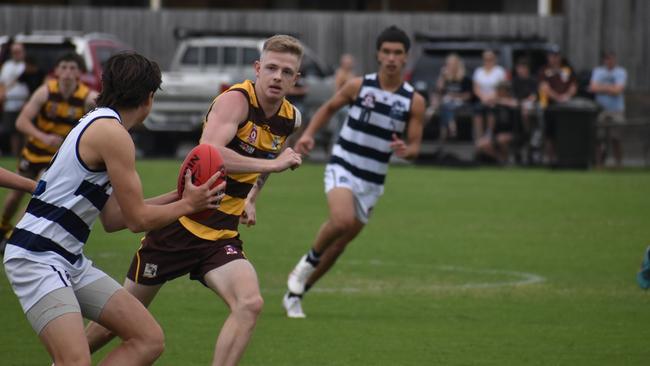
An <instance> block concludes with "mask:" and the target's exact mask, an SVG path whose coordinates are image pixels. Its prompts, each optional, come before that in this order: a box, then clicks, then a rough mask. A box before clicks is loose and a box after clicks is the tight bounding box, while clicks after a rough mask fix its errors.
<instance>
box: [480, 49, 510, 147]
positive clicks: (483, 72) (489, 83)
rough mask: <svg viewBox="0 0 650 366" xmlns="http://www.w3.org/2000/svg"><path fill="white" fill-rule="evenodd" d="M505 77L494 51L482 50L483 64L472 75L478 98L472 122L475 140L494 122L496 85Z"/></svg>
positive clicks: (488, 130) (488, 131)
mask: <svg viewBox="0 0 650 366" xmlns="http://www.w3.org/2000/svg"><path fill="white" fill-rule="evenodd" d="M505 79H506V72H505V70H504V69H503V67H501V66H499V65H497V57H496V55H495V53H494V52H493V51H491V50H487V51H484V52H483V66H481V67H479V68H477V69H476V70H475V71H474V75H473V77H472V81H473V83H474V86H473V90H474V94H475V95H476V97H477V98H478V102H477V104H476V106H475V110H474V123H473V127H474V141H475V142H478V140H479V138H480V137H482V136H483V135H484V134H485V133H486V132H487V133H490V128H491V126H494V124H495V121H494V107H495V103H496V87H497V85H499V83H501V82H502V81H504V80H505ZM486 122H487V127H486Z"/></svg>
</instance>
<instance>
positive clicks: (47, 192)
mask: <svg viewBox="0 0 650 366" xmlns="http://www.w3.org/2000/svg"><path fill="white" fill-rule="evenodd" d="M100 118H110V119H116V120H117V121H118V122H120V123H121V121H120V116H119V114H118V113H117V112H115V111H114V110H112V109H110V108H97V109H95V110H93V111H91V112H89V113H88V114H86V115H85V116H84V117H82V118H81V119H80V120H79V123H78V124H77V125H76V126H75V127H74V128H73V129H72V131H70V133H69V134H68V136H67V137H66V139H65V141H64V142H63V144H62V145H61V147H60V148H59V151H58V152H57V153H56V155H54V157H53V158H52V161H51V163H50V167H49V168H48V169H47V170H46V171H45V173H44V174H43V176H42V177H41V180H40V181H39V182H38V185H37V187H36V191H35V192H34V195H33V196H32V198H31V200H30V201H29V204H28V206H27V210H26V212H25V216H23V218H22V219H21V220H20V222H18V224H17V225H16V228H15V229H14V231H13V234H12V235H11V237H10V238H9V240H8V242H7V243H8V244H11V245H15V246H18V247H20V248H22V249H24V250H22V251H20V252H22V255H20V256H21V257H28V258H32V259H37V260H38V259H43V258H45V257H50V258H52V257H54V258H56V257H57V256H58V257H59V258H61V257H62V258H64V259H65V260H66V261H67V262H69V263H70V264H73V265H74V264H75V262H77V260H78V259H79V258H81V256H82V252H83V246H84V244H85V243H86V240H87V239H88V235H89V234H90V228H91V227H92V225H93V223H94V222H95V220H96V219H97V216H98V215H99V213H100V211H101V210H102V208H103V207H104V204H106V201H107V200H108V198H109V196H110V194H111V192H112V190H113V189H112V187H111V184H110V181H109V178H108V173H107V172H106V170H105V169H103V170H92V169H90V168H88V167H87V166H86V164H85V163H84V162H83V161H82V160H81V158H80V157H79V140H80V138H81V136H82V134H83V133H84V131H85V130H86V128H88V126H90V124H91V123H93V122H95V121H96V120H97V119H100ZM11 253H12V255H14V256H16V255H17V254H18V253H16V251H12V252H11ZM55 253H56V254H55ZM7 259H8V258H5V261H6V260H7Z"/></svg>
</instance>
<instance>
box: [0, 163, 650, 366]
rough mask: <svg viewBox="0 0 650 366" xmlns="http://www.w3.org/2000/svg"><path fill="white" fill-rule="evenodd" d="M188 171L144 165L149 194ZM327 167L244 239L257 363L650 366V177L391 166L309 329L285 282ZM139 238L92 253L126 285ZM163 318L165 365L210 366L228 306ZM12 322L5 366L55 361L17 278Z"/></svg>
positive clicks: (172, 307) (195, 301)
mask: <svg viewBox="0 0 650 366" xmlns="http://www.w3.org/2000/svg"><path fill="white" fill-rule="evenodd" d="M0 163H2V165H3V166H5V167H11V166H13V164H14V162H13V161H11V160H6V159H5V160H1V161H0ZM178 164H179V162H176V161H144V162H140V163H139V167H140V169H141V170H140V172H141V176H142V180H143V183H144V185H145V191H146V195H147V196H151V195H154V194H157V193H161V192H164V191H167V190H170V189H173V188H174V185H175V180H176V169H177V166H178ZM322 171H323V167H322V166H321V165H306V166H304V167H301V168H300V169H298V170H296V171H293V172H286V173H283V174H278V175H274V176H273V177H272V178H271V180H270V181H269V184H268V185H267V186H266V188H265V191H264V192H263V194H262V196H261V197H260V200H259V203H258V215H259V223H258V225H257V226H256V227H254V228H251V229H246V228H244V229H242V237H243V239H244V241H245V248H246V250H247V254H248V256H249V257H250V259H251V261H252V262H253V264H254V265H255V267H256V269H257V271H258V275H259V277H260V283H261V287H262V292H263V295H264V298H265V301H266V305H265V309H264V311H263V313H262V315H261V317H260V319H259V323H258V326H257V329H256V331H255V334H254V336H253V339H252V341H251V343H250V345H249V347H248V349H247V351H246V353H245V355H244V358H243V360H242V364H243V365H300V364H304V365H433V364H438V365H572V366H573V365H590V366H591V365H647V364H648V362H649V361H648V360H649V359H650V348H649V347H648V340H649V339H650V311H649V309H650V294H648V293H647V292H645V291H642V290H640V289H639V288H638V287H637V285H636V282H635V279H634V276H635V274H636V271H637V270H638V266H639V263H640V260H641V256H642V253H643V250H644V248H645V246H646V245H648V244H650V172H648V171H632V170H626V171H621V172H555V171H547V170H510V169H503V170H492V169H477V170H444V169H434V168H420V167H393V168H391V172H390V174H389V179H388V182H387V186H386V194H385V195H384V197H382V199H381V200H380V203H379V205H378V207H377V209H376V210H375V214H374V217H373V218H372V220H371V223H370V224H369V225H368V227H367V228H366V229H365V230H364V232H362V234H361V235H360V237H359V238H358V239H357V240H356V241H355V242H353V244H352V245H351V246H350V247H349V248H348V250H347V252H346V253H345V255H344V256H343V257H342V259H341V261H340V263H338V264H337V265H336V266H335V267H334V268H333V269H332V271H331V272H330V273H329V274H328V276H326V277H325V278H324V279H323V280H322V281H321V282H320V283H318V285H317V286H316V287H315V288H314V291H313V292H312V293H309V294H308V296H307V297H306V298H305V301H304V307H305V311H306V312H307V314H308V318H307V319H305V320H289V319H286V318H285V316H284V313H283V310H282V308H281V306H280V302H281V297H282V293H283V289H284V286H285V281H286V275H287V273H288V272H289V270H290V269H291V268H292V266H293V265H294V263H295V261H296V260H297V259H298V257H299V256H300V255H302V254H303V253H304V252H305V251H306V250H307V248H308V246H309V244H310V243H311V241H312V239H313V237H314V234H315V232H316V230H317V229H318V227H319V225H320V224H321V223H322V221H323V220H324V219H325V218H326V214H327V212H326V206H325V200H324V194H323V187H322ZM3 194H4V192H3ZM139 237H140V236H139V235H135V234H130V233H127V232H121V233H116V234H106V233H104V232H103V231H102V229H101V227H100V226H99V225H98V226H97V227H96V228H95V231H94V232H93V234H92V236H91V239H90V240H89V243H88V245H87V250H86V253H87V255H88V256H89V257H90V258H92V259H93V260H94V261H95V262H96V264H97V265H98V266H99V267H100V268H102V269H104V270H105V271H106V272H108V273H109V274H110V275H112V276H113V277H114V278H116V279H118V280H119V281H121V280H122V279H123V276H124V274H125V272H126V270H127V268H128V266H129V263H130V260H131V256H132V255H133V252H134V251H135V249H136V247H137V244H138V241H139ZM527 276H528V277H527ZM535 276H537V277H535ZM526 279H532V280H531V282H534V281H535V280H539V279H543V281H542V282H536V283H523V281H525V280H526ZM151 310H152V312H153V314H154V316H155V317H156V318H157V319H158V321H159V322H160V323H161V325H162V326H163V328H164V330H165V333H166V343H167V348H166V350H165V353H164V355H163V356H162V358H161V359H160V361H159V362H158V363H157V364H158V365H207V364H209V363H210V360H211V357H212V351H213V346H214V340H215V337H216V335H217V334H218V331H219V329H220V327H221V324H222V322H223V320H224V318H225V316H226V315H227V311H226V307H225V306H224V304H223V302H222V301H221V300H220V299H219V298H218V297H216V296H215V295H214V294H213V293H211V291H209V290H207V289H205V288H203V287H202V286H201V285H200V284H199V283H196V282H193V281H192V282H190V281H189V280H188V279H187V278H182V279H178V280H176V281H174V282H171V283H169V284H167V285H166V286H165V287H164V288H163V290H162V291H161V293H160V294H159V296H158V298H157V299H156V301H155V302H154V304H153V305H152V308H151ZM0 324H1V325H2V328H3V329H2V331H1V332H0V364H2V365H46V364H47V362H48V356H47V353H46V352H45V350H44V349H43V347H42V346H41V345H40V343H39V341H38V338H37V337H36V335H35V334H33V331H32V330H31V328H30V327H29V325H28V323H27V321H26V320H25V318H24V316H23V314H22V311H21V309H20V307H19V304H18V301H17V299H16V298H15V296H14V295H13V293H12V291H11V289H10V287H9V285H8V283H7V281H6V278H5V276H0ZM99 356H101V354H100V355H99ZM99 359H100V358H99V357H95V358H94V360H95V362H98V361H99Z"/></svg>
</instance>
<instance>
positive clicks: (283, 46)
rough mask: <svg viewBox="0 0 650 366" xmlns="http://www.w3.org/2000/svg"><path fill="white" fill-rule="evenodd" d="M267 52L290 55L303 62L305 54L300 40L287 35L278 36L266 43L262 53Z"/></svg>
mask: <svg viewBox="0 0 650 366" xmlns="http://www.w3.org/2000/svg"><path fill="white" fill-rule="evenodd" d="M266 51H273V52H280V53H290V54H292V55H296V56H298V60H302V55H303V53H304V52H305V51H304V48H303V47H302V44H301V43H300V41H299V40H297V39H296V38H295V37H292V36H288V35H286V34H276V35H274V36H273V37H271V38H269V39H267V40H266V41H264V46H262V52H266Z"/></svg>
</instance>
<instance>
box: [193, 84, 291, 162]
mask: <svg viewBox="0 0 650 366" xmlns="http://www.w3.org/2000/svg"><path fill="white" fill-rule="evenodd" d="M247 117H248V101H247V100H246V96H244V94H242V93H240V92H237V91H231V92H228V93H224V94H222V95H221V96H219V97H218V98H217V100H215V102H214V104H213V105H212V108H211V109H210V112H209V113H208V118H207V123H206V125H205V127H204V128H203V134H202V135H201V141H200V143H202V144H212V145H214V146H215V147H216V148H217V149H219V152H220V153H221V156H222V157H223V160H224V164H225V167H226V171H228V172H229V173H267V172H281V171H284V170H286V169H289V168H292V167H296V166H299V165H300V164H301V163H302V159H301V158H300V155H299V154H297V153H296V152H295V151H293V149H290V148H289V149H286V150H285V151H283V152H282V153H281V154H280V155H279V156H278V157H277V158H275V159H273V160H268V159H256V158H250V157H246V156H242V155H239V154H238V153H236V152H234V151H232V150H230V149H229V148H227V147H226V144H228V143H229V142H230V141H231V140H232V139H233V137H235V134H236V133H237V128H238V126H239V123H241V122H242V121H244V120H245V119H246V118H247Z"/></svg>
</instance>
